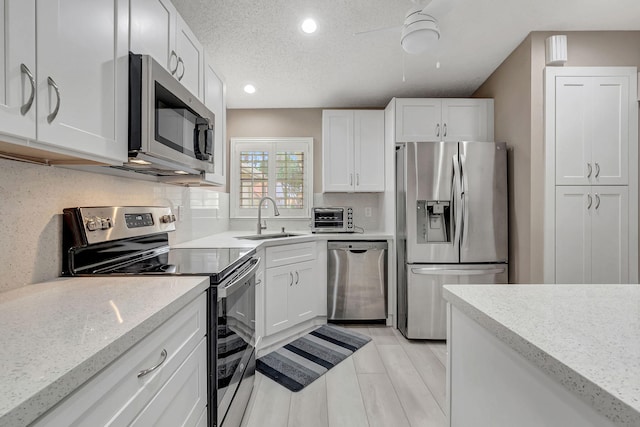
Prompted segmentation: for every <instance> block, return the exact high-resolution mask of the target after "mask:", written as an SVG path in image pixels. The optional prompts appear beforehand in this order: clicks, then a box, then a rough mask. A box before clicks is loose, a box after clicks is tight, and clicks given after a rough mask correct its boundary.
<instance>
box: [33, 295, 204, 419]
mask: <svg viewBox="0 0 640 427" xmlns="http://www.w3.org/2000/svg"><path fill="white" fill-rule="evenodd" d="M206 311H207V299H206V294H202V295H201V296H199V297H198V298H197V299H196V300H194V301H193V302H191V303H189V304H188V305H187V306H186V307H184V308H183V309H182V310H180V311H179V312H178V313H176V314H175V315H174V316H172V317H171V318H170V319H169V320H167V321H166V322H165V323H163V324H162V325H161V326H159V327H158V328H157V329H156V330H154V331H153V332H151V333H150V334H149V335H148V336H147V337H145V338H144V339H143V340H141V341H140V342H138V343H137V344H136V345H134V346H133V347H132V348H131V349H129V350H128V351H127V352H125V353H124V354H123V355H122V356H120V357H119V358H118V359H117V360H115V361H114V362H113V363H112V364H110V365H109V366H107V367H106V368H105V369H104V370H102V371H101V372H100V373H99V374H97V375H96V376H95V377H93V378H92V379H90V380H89V381H87V382H86V383H85V384H84V385H83V386H81V387H80V388H78V389H77V390H75V391H74V392H72V394H70V395H69V396H68V397H67V398H66V399H65V400H64V401H62V402H61V403H60V404H58V405H57V406H55V407H54V408H53V409H52V410H51V411H49V412H48V413H46V414H45V415H43V416H42V417H41V418H40V419H39V420H37V421H36V422H35V423H34V425H35V426H36V427H45V426H46V427H57V426H60V427H62V426H69V425H73V426H87V427H89V426H91V427H93V426H114V427H116V426H124V425H136V426H152V425H153V426H201V425H206V420H207V416H206V405H207V341H206V336H205V334H206V323H207V322H206V320H207V318H206ZM144 371H147V373H146V374H145V373H144ZM203 411H204V412H203ZM203 417H204V421H203Z"/></svg>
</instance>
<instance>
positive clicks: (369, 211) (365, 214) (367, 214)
mask: <svg viewBox="0 0 640 427" xmlns="http://www.w3.org/2000/svg"><path fill="white" fill-rule="evenodd" d="M364 216H366V217H370V216H371V208H364Z"/></svg>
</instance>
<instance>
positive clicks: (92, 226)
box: [87, 218, 99, 231]
mask: <svg viewBox="0 0 640 427" xmlns="http://www.w3.org/2000/svg"><path fill="white" fill-rule="evenodd" d="M98 228H99V225H98V222H97V221H96V219H95V218H91V219H90V220H88V221H87V230H89V231H96V230H97V229H98Z"/></svg>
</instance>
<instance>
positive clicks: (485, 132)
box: [441, 99, 493, 142]
mask: <svg viewBox="0 0 640 427" xmlns="http://www.w3.org/2000/svg"><path fill="white" fill-rule="evenodd" d="M489 104H491V105H493V103H492V102H490V100H487V99H443V100H442V124H441V126H442V133H441V135H442V138H441V139H442V140H443V141H453V142H457V141H493V134H492V135H489ZM491 117H493V115H491ZM491 121H493V120H491ZM492 133H493V132H492Z"/></svg>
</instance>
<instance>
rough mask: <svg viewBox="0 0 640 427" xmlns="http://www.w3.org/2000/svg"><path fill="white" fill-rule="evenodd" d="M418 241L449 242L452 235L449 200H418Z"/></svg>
mask: <svg viewBox="0 0 640 427" xmlns="http://www.w3.org/2000/svg"><path fill="white" fill-rule="evenodd" d="M417 202H418V203H417V215H416V217H417V220H418V224H417V225H418V227H417V231H418V236H417V242H418V243H450V242H451V236H452V234H453V233H452V221H451V213H452V212H451V201H449V200H418V201H417Z"/></svg>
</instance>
